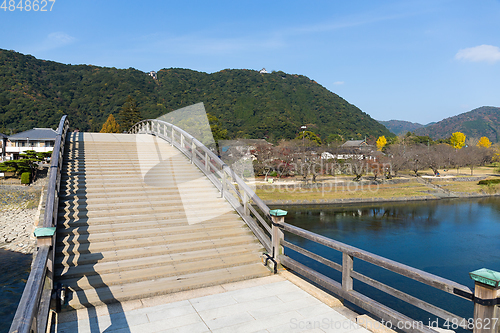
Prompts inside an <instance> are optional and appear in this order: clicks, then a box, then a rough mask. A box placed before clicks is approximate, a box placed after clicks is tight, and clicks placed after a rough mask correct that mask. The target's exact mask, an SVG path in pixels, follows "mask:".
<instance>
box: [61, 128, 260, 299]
mask: <svg viewBox="0 0 500 333" xmlns="http://www.w3.org/2000/svg"><path fill="white" fill-rule="evenodd" d="M57 232H58V236H57V239H58V244H57V255H56V276H57V282H61V283H62V284H64V285H67V286H69V288H70V290H71V293H70V300H69V307H68V308H69V309H79V308H84V307H93V306H99V305H103V304H109V303H113V302H123V301H127V300H133V299H141V298H146V297H151V296H155V295H161V294H168V293H173V292H178V291H183V290H189V289H195V288H201V287H206V286H211V285H220V284H223V283H229V282H234V281H240V280H245V279H250V278H255V277H262V276H266V275H269V274H270V272H269V270H268V269H267V268H266V267H264V266H263V265H262V263H261V259H260V252H262V246H261V245H260V243H258V242H257V240H256V239H255V237H254V236H253V234H252V233H251V231H250V230H249V229H248V227H247V226H246V225H245V223H244V222H243V221H242V220H241V218H239V216H238V215H237V214H236V213H235V212H234V210H233V209H232V208H231V206H230V205H229V204H228V203H227V202H226V201H224V200H223V199H221V198H220V194H219V193H218V191H217V190H216V188H215V187H214V186H213V185H212V184H211V183H210V182H209V180H208V179H207V178H206V177H205V176H204V175H203V173H201V171H199V170H198V169H197V168H196V167H195V166H193V165H192V164H190V163H189V161H188V160H187V159H186V158H185V156H184V155H182V154H181V153H180V152H179V151H178V150H177V149H175V148H172V147H171V146H170V145H169V144H168V143H166V142H165V141H163V140H161V139H157V138H156V137H154V136H150V135H140V134H138V135H133V134H101V133H71V134H70V135H69V140H68V147H67V150H66V153H65V163H64V166H63V170H62V176H61V190H60V203H59V216H58V231H57Z"/></svg>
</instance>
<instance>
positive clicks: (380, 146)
mask: <svg viewBox="0 0 500 333" xmlns="http://www.w3.org/2000/svg"><path fill="white" fill-rule="evenodd" d="M386 144H387V139H386V138H385V135H382V136H379V137H378V139H377V150H379V151H382V149H383V148H384V147H385V145H386Z"/></svg>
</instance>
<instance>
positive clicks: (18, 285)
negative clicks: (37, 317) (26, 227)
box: [0, 250, 32, 333]
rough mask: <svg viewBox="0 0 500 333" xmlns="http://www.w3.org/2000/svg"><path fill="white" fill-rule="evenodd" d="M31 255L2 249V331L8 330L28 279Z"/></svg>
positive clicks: (0, 258)
mask: <svg viewBox="0 0 500 333" xmlns="http://www.w3.org/2000/svg"><path fill="white" fill-rule="evenodd" d="M31 259H32V256H31V255H26V254H20V253H14V252H10V251H4V250H0V267H1V271H0V333H4V332H8V331H9V328H10V324H11V323H12V319H14V313H15V312H16V309H17V304H18V303H19V300H20V299H21V294H22V293H23V290H24V285H25V284H26V280H27V279H28V275H29V272H30V266H31Z"/></svg>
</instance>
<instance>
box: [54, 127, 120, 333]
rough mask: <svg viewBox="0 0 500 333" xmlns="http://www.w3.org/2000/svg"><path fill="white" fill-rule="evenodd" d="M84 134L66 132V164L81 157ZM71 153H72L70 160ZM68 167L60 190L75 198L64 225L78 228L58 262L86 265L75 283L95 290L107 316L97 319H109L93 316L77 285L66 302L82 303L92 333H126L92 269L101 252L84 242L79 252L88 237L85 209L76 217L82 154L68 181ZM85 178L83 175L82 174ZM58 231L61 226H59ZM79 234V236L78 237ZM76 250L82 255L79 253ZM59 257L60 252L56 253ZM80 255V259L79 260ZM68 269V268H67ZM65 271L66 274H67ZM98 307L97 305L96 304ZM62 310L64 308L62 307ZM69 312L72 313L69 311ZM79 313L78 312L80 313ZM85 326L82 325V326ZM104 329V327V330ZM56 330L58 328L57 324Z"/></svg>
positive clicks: (83, 191)
mask: <svg viewBox="0 0 500 333" xmlns="http://www.w3.org/2000/svg"><path fill="white" fill-rule="evenodd" d="M83 135H84V133H68V139H69V140H68V141H67V142H68V143H69V142H70V141H72V142H73V147H72V148H71V149H70V148H69V147H68V145H66V151H65V156H66V158H67V160H66V161H67V162H68V163H69V162H70V161H71V160H72V159H73V158H76V156H75V155H76V153H77V151H79V154H80V156H81V154H85V153H84V149H85V144H84V139H83ZM71 154H73V156H72V157H70V156H71ZM69 168H70V165H69V164H68V169H67V170H68V171H66V172H67V173H68V181H67V185H66V186H65V187H64V190H65V191H67V193H68V197H71V196H72V195H71V189H73V188H74V189H75V196H76V195H77V196H76V198H74V199H73V201H74V203H73V206H70V207H69V214H68V216H69V219H70V222H68V225H69V226H72V225H75V226H76V225H78V227H77V228H76V229H74V230H73V231H72V232H71V233H70V234H69V235H68V237H67V239H65V241H64V244H63V249H64V250H65V251H66V253H68V256H66V257H65V258H64V259H63V260H62V263H63V264H64V263H66V264H68V265H71V266H75V267H78V265H86V266H88V267H91V269H90V270H88V271H87V272H86V273H85V274H83V275H82V276H81V277H80V278H79V279H78V281H82V282H84V281H85V280H87V281H88V282H89V284H90V286H91V287H92V288H93V289H94V290H95V291H96V293H97V295H98V296H99V299H100V300H101V301H102V302H103V303H105V304H106V307H107V310H108V313H109V316H105V317H101V318H106V319H108V318H109V320H110V322H109V321H106V322H100V321H99V320H100V318H99V315H102V313H97V310H96V307H94V306H93V305H91V304H89V300H88V299H87V296H86V294H85V292H84V291H83V290H82V289H81V288H79V287H78V285H77V284H74V285H70V286H69V287H70V292H69V293H68V296H67V300H66V302H69V301H70V300H71V299H73V298H74V297H78V299H79V302H80V303H81V304H84V305H85V306H86V311H87V316H88V326H89V329H90V332H92V333H99V332H108V331H114V330H118V329H119V330H120V332H123V333H127V332H130V330H129V325H128V322H127V318H126V317H125V314H124V312H123V307H122V305H121V304H120V302H119V301H118V300H117V299H115V298H114V297H109V296H108V295H112V292H111V290H110V288H109V286H108V285H106V284H105V283H104V281H103V280H102V278H101V277H100V274H99V273H98V272H97V271H96V270H95V268H94V266H95V265H96V264H97V263H99V261H100V260H101V259H103V258H104V256H103V255H102V253H100V252H96V253H92V249H91V248H90V242H88V243H84V244H88V245H87V246H89V248H88V249H87V250H86V251H83V248H84V246H82V244H81V241H82V240H83V239H82V236H83V237H85V235H86V234H90V233H89V230H90V225H89V223H88V219H89V216H88V214H87V213H88V210H86V212H87V213H85V214H83V215H82V214H79V209H78V208H79V206H83V207H85V209H87V207H88V202H87V200H88V196H87V194H88V193H87V181H86V177H85V178H82V180H81V181H79V177H78V174H77V173H78V172H85V171H86V163H85V155H83V159H82V160H80V161H79V162H78V163H75V164H74V165H73V167H72V168H71V170H72V172H73V173H75V174H76V177H75V178H74V179H71V175H70V174H71V172H70V171H69ZM85 175H86V174H85ZM60 192H61V193H60V196H62V194H63V193H64V192H63V187H62V186H61V190H60ZM80 198H82V199H83V201H82V202H81V203H80ZM61 206H62V207H64V203H61V201H60V202H59V207H60V208H61ZM65 215H66V214H65ZM71 216H73V219H74V220H73V221H71V219H72V218H71ZM64 219H65V218H64V217H58V224H60V223H61V222H62V221H64ZM59 228H61V226H60V225H59ZM80 232H82V234H80ZM61 238H64V236H61ZM80 251H83V252H85V253H84V254H82V253H81V252H80ZM71 254H73V255H74V257H73V258H72V259H71ZM59 255H61V253H59ZM82 255H83V258H82ZM68 260H72V262H68ZM69 270H70V269H69ZM69 270H68V271H69ZM56 282H62V283H63V284H64V281H63V280H62V279H61V276H57V280H56ZM97 306H100V305H97ZM63 311H64V308H63ZM70 311H72V310H70ZM80 311H81V310H80ZM73 313H74V320H78V318H77V317H76V313H75V312H74V311H73ZM85 326H86V325H85ZM106 326H107V327H106ZM58 327H59V325H58ZM62 327H63V331H64V332H68V331H67V330H64V324H63V325H62ZM58 331H59V330H58ZM71 331H72V332H79V331H80V330H79V328H76V327H74V326H73V327H72V329H71ZM82 331H88V330H87V329H86V328H84V329H82Z"/></svg>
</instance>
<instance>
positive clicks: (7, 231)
mask: <svg viewBox="0 0 500 333" xmlns="http://www.w3.org/2000/svg"><path fill="white" fill-rule="evenodd" d="M45 183H46V180H45V179H44V178H43V179H39V180H38V181H37V182H36V183H35V184H33V185H32V186H19V185H0V249H3V250H8V251H13V252H19V253H24V254H32V253H33V252H34V250H35V247H36V239H35V237H34V236H33V231H34V229H35V227H36V226H37V225H38V222H39V220H40V218H41V214H43V209H42V204H41V202H42V200H41V198H42V193H43V191H44V188H45Z"/></svg>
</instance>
